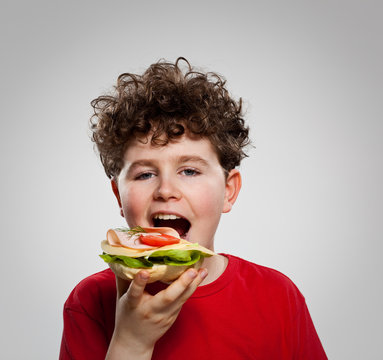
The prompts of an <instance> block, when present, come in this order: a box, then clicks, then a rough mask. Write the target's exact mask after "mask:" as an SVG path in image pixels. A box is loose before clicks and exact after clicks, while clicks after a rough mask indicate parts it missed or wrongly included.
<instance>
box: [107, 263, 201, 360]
mask: <svg viewBox="0 0 383 360" xmlns="http://www.w3.org/2000/svg"><path fill="white" fill-rule="evenodd" d="M206 275H207V270H206V269H200V270H199V271H196V270H195V269H189V270H187V271H186V272H185V273H183V274H182V275H181V276H180V278H179V279H177V280H176V281H174V282H173V283H172V284H171V285H169V286H168V287H167V288H166V289H165V290H162V291H160V292H159V293H157V294H156V295H154V296H152V295H150V294H148V293H147V292H146V291H145V285H146V283H147V281H148V278H149V273H148V272H147V271H145V270H142V271H140V272H139V273H138V274H137V275H136V277H135V278H134V280H133V281H132V282H131V283H130V285H129V283H128V282H126V281H124V280H122V279H120V278H117V306H116V324H115V329H114V333H113V338H112V341H111V343H110V346H109V350H108V355H107V359H112V358H114V356H112V354H113V355H116V358H121V357H122V356H126V359H128V358H129V357H130V358H132V359H133V358H134V359H139V358H142V359H150V358H151V355H152V352H153V348H154V345H155V343H156V341H157V340H158V339H159V338H160V337H161V336H162V335H164V334H165V332H166V331H167V330H168V329H169V328H170V326H171V325H172V324H173V323H174V321H175V320H176V318H177V316H178V314H179V312H180V310H181V308H182V305H183V304H184V303H185V301H186V300H187V299H188V298H189V297H190V296H191V295H192V294H193V292H194V291H195V289H196V288H197V287H198V285H199V284H200V283H201V282H202V280H203V279H204V278H205V277H206Z"/></svg>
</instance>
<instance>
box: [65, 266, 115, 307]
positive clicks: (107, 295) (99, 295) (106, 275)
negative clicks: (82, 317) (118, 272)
mask: <svg viewBox="0 0 383 360" xmlns="http://www.w3.org/2000/svg"><path fill="white" fill-rule="evenodd" d="M115 296H116V284H115V277H114V274H113V272H112V271H111V270H110V269H106V270H103V271H100V272H97V273H95V274H93V275H90V276H88V277H86V278H85V279H83V280H81V281H80V282H79V283H78V284H77V285H76V286H75V287H74V289H73V290H72V292H71V293H70V295H69V297H68V299H67V301H66V302H65V305H64V309H66V310H75V311H76V310H77V311H83V310H84V309H85V308H89V306H90V304H99V303H104V302H110V301H115Z"/></svg>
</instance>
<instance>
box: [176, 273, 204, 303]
mask: <svg viewBox="0 0 383 360" xmlns="http://www.w3.org/2000/svg"><path fill="white" fill-rule="evenodd" d="M207 274H208V272H207V269H200V270H199V271H198V276H197V277H196V278H195V279H194V280H193V282H192V283H191V284H190V285H189V286H188V287H187V288H186V289H185V291H184V292H183V293H182V294H181V295H180V296H179V300H180V301H181V303H182V304H183V303H184V302H185V301H186V300H187V299H189V297H190V296H192V295H193V293H194V291H195V290H196V289H197V287H198V286H199V285H200V284H201V283H202V281H203V280H204V279H205V278H206V276H207Z"/></svg>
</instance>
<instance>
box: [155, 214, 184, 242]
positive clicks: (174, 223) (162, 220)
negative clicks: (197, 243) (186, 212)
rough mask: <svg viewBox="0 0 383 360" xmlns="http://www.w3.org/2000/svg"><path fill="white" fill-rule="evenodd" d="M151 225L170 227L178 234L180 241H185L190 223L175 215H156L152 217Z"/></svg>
mask: <svg viewBox="0 0 383 360" xmlns="http://www.w3.org/2000/svg"><path fill="white" fill-rule="evenodd" d="M153 225H154V226H155V227H170V228H173V229H174V230H175V231H177V232H178V234H179V236H180V238H181V239H186V236H187V234H188V232H189V229H190V226H191V224H190V222H189V220H187V219H185V218H181V217H179V216H176V215H168V214H156V215H155V216H154V217H153Z"/></svg>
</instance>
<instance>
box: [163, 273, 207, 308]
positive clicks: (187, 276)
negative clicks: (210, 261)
mask: <svg viewBox="0 0 383 360" xmlns="http://www.w3.org/2000/svg"><path fill="white" fill-rule="evenodd" d="M201 274H202V275H201ZM206 275H207V270H206V269H203V271H198V272H197V270H195V269H189V270H187V271H185V272H184V273H183V274H182V275H181V276H180V277H179V278H178V279H177V280H176V281H174V282H173V283H172V284H170V285H169V286H168V287H167V289H166V290H163V291H161V293H159V294H157V295H160V299H161V301H162V304H164V305H170V303H172V302H175V301H176V300H177V299H179V298H180V297H181V296H182V295H183V294H185V292H186V291H187V290H188V291H187V295H186V296H185V301H186V299H187V298H188V297H189V296H190V295H191V294H192V293H193V292H194V290H195V289H196V288H197V286H198V285H199V284H200V283H201V282H202V280H203V279H204V278H205V277H206ZM189 293H190V295H189Z"/></svg>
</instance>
